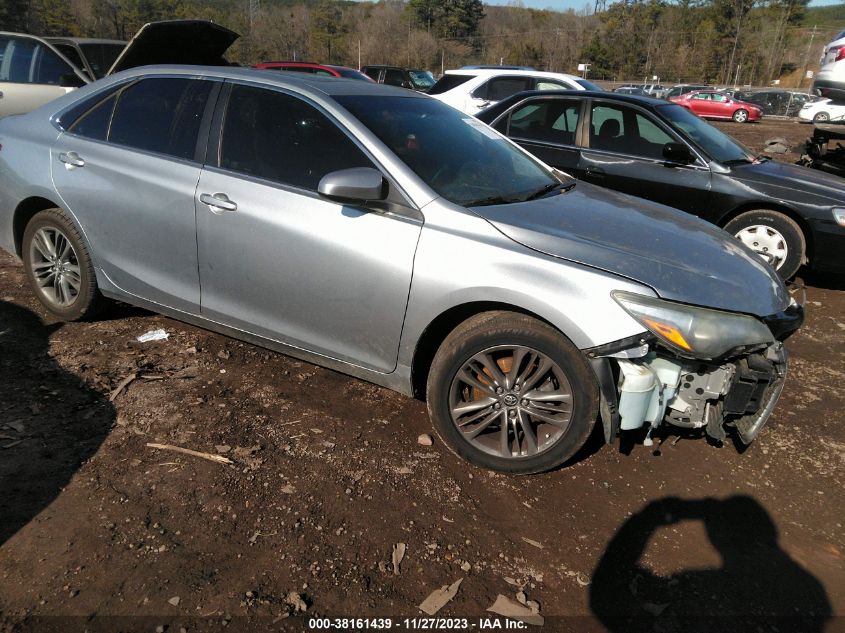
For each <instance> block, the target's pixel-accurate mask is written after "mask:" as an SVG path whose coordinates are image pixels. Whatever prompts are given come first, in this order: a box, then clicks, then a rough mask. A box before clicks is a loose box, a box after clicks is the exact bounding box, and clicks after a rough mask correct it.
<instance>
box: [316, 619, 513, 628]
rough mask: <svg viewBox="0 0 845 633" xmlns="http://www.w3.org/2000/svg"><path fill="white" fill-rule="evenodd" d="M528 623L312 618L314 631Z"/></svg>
mask: <svg viewBox="0 0 845 633" xmlns="http://www.w3.org/2000/svg"><path fill="white" fill-rule="evenodd" d="M527 628H528V624H527V623H526V622H522V621H520V620H511V619H509V618H504V617H479V618H435V617H431V618H427V617H413V618H343V617H338V618H309V619H308V629H309V630H312V631H319V630H322V631H332V630H335V631H338V630H340V631H350V630H351V631H368V630H369V631H388V630H397V631H400V630H406V631H468V630H482V631H484V630H490V631H495V630H501V631H504V630H514V631H515V630H523V629H527Z"/></svg>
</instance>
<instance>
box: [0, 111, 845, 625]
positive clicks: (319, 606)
mask: <svg viewBox="0 0 845 633" xmlns="http://www.w3.org/2000/svg"><path fill="white" fill-rule="evenodd" d="M719 126H720V127H722V128H723V129H725V130H727V131H728V132H729V133H732V134H735V135H736V136H737V137H739V138H740V139H741V140H742V141H743V142H745V143H746V144H747V145H749V146H750V147H752V148H754V149H757V150H760V149H762V143H763V141H764V140H765V139H766V138H769V137H772V136H784V137H786V138H787V139H788V140H789V141H790V142H791V143H795V144H797V143H798V142H800V141H801V140H803V139H804V138H805V137H806V136H807V135H808V134H809V131H810V128H809V127H807V126H800V125H799V124H797V123H792V122H764V123H760V124H754V125H738V124H732V123H731V124H727V123H726V124H719ZM778 158H780V159H782V158H786V159H787V160H788V159H790V158H792V159H793V160H794V158H797V154H795V155H794V156H792V155H786V156H785V157H783V156H781V157H778ZM806 281H807V283H808V288H807V304H806V305H807V322H806V324H805V326H804V328H803V329H802V330H801V331H800V332H799V333H798V334H797V335H796V336H794V337H793V338H792V339H791V340H790V341H789V344H788V347H789V349H790V352H791V354H792V367H791V375H790V377H789V380H788V382H787V385H786V388H785V391H784V394H783V397H782V400H781V402H780V405H779V406H778V408H777V409H776V411H775V414H774V415H773V417H772V419H771V420H770V422H769V424H768V426H767V428H766V429H765V430H764V431H763V433H762V434H761V436H760V438H759V439H758V440H757V441H756V442H755V443H754V444H753V445H752V446H751V447H750V448H748V449H747V450H745V451H744V452H739V451H738V450H737V449H736V448H735V447H734V446H733V445H728V446H724V447H721V448H717V447H715V446H711V445H709V444H708V443H707V442H706V441H705V440H704V439H701V438H696V437H690V436H686V435H685V436H683V437H680V436H678V435H674V434H670V435H668V436H667V437H665V441H664V442H663V443H662V444H660V445H657V444H655V446H654V447H651V448H649V447H646V446H643V445H642V444H640V443H637V444H634V445H633V446H628V447H627V448H625V450H620V446H619V445H618V444H617V445H615V446H603V445H602V444H601V442H600V441H599V438H598V437H595V436H594V438H593V441H591V442H590V444H589V445H588V447H587V448H586V449H585V450H584V451H582V452H581V453H580V454H579V455H578V457H577V458H576V459H575V460H573V462H572V463H570V464H569V465H567V466H566V467H564V468H561V469H559V470H557V471H555V472H551V473H547V474H544V475H538V476H532V477H511V476H504V475H498V474H493V473H490V472H486V471H483V470H479V469H476V468H473V467H471V466H469V465H468V464H466V463H464V462H462V461H460V460H459V459H458V458H456V457H455V456H454V455H452V454H451V453H450V452H449V451H448V450H446V449H445V447H444V446H443V445H442V444H440V443H439V442H438V441H437V440H435V442H434V445H433V446H423V445H420V444H418V441H417V437H418V436H419V435H420V434H422V433H428V432H430V430H431V429H430V426H429V422H428V418H427V415H426V411H425V406H424V405H423V403H421V402H418V401H415V400H412V399H409V398H405V397H403V396H400V395H398V394H396V393H393V392H391V391H388V390H385V389H382V388H379V387H376V386H373V385H371V384H368V383H365V382H362V381H359V380H356V379H353V378H349V377H346V376H343V375H340V374H337V373H334V372H332V371H329V370H325V369H321V368H318V367H314V366H312V365H309V364H307V363H302V362H299V361H296V360H293V359H291V358H288V357H285V356H282V355H279V354H276V353H272V352H268V351H266V350H264V349H261V348H257V347H254V346H252V345H248V344H245V343H240V342H238V341H234V340H232V339H229V338H226V337H224V336H219V335H216V334H212V333H209V332H206V331H203V330H199V329H196V328H193V327H190V326H187V325H184V324H182V323H179V322H177V321H173V320H171V319H168V318H164V317H161V316H157V315H153V314H150V313H147V312H144V311H141V310H136V309H133V308H127V307H115V308H114V309H113V310H111V311H110V312H109V313H108V314H107V315H106V316H105V317H104V318H101V319H100V320H98V321H95V322H91V323H68V324H61V323H57V322H55V320H54V319H51V318H49V317H48V316H47V315H46V313H45V312H44V311H43V310H42V309H41V308H40V306H39V305H38V304H37V302H36V301H35V299H34V297H33V295H32V293H31V292H30V290H29V289H28V287H26V285H25V281H24V274H23V269H22V267H21V266H20V264H19V263H18V262H17V261H16V260H14V259H13V258H11V257H9V256H6V255H0V630H2V631H42V630H55V631H80V632H81V631H118V630H120V631H135V630H138V631H149V632H150V633H152V632H153V631H173V632H175V631H181V630H183V629H184V630H186V631H205V630H209V631H217V630H227V631H228V630H243V631H262V630H293V631H304V630H311V629H313V627H314V626H315V625H316V624H317V622H314V621H311V620H309V618H312V617H329V618H341V617H353V616H354V617H368V618H388V617H390V618H393V628H398V629H403V630H407V629H412V628H421V627H422V626H423V625H424V624H427V623H426V622H423V621H416V622H415V621H409V622H405V621H404V618H419V617H421V616H423V615H424V614H423V613H422V612H421V611H420V610H419V609H418V605H419V604H420V603H421V602H422V601H423V600H424V599H425V598H426V597H427V596H428V595H429V593H431V592H432V591H433V590H435V589H438V588H440V587H442V586H443V585H449V584H451V583H454V582H455V581H457V580H459V579H463V580H462V583H461V584H460V586H459V588H458V591H457V594H456V595H455V597H454V599H452V601H451V602H449V603H448V604H447V605H446V606H445V607H444V608H443V609H442V610H441V611H440V612H439V613H438V614H437V615H438V616H446V617H453V618H458V620H456V621H453V622H451V623H449V622H445V623H439V624H438V623H435V626H429V627H428V628H429V629H435V630H446V626H447V625H449V624H452V625H457V627H458V628H470V629H475V630H478V629H479V628H480V627H481V626H482V625H483V624H484V621H483V620H481V618H482V617H485V616H490V617H495V616H494V614H492V613H489V612H487V611H486V609H487V608H488V607H490V606H491V605H492V604H493V603H494V601H496V599H497V595H499V594H502V595H504V596H507V597H509V598H512V599H516V594H517V593H518V592H520V591H522V592H523V593H524V594H525V595H524V596H520V597H521V598H527V600H534V601H537V602H538V603H539V608H540V613H541V614H542V615H543V616H544V617H545V627H544V630H552V631H557V630H561V631H594V630H595V631H605V630H606V631H620V632H621V631H625V632H629V631H658V632H660V631H699V630H700V631H719V632H722V631H732V630H736V631H781V632H792V631H796V632H799V631H800V632H803V631H842V630H845V618H843V617H842V616H843V615H845V564H843V547H845V542H843V541H845V530H844V529H843V525H842V524H843V520H845V511H843V510H845V491H844V490H843V476H842V474H843V469H842V467H843V463H844V462H845V396H843V389H842V383H841V382H840V381H842V380H843V379H845V292H843V289H845V279H836V278H833V279H831V278H821V277H810V276H807V277H806ZM157 328H163V329H165V330H166V332H167V333H168V334H169V338H168V339H167V340H164V341H156V342H150V343H143V344H142V343H137V342H136V341H135V339H136V337H137V336H139V335H140V334H143V333H144V332H147V331H149V330H154V329H157ZM133 375H134V376H135V378H134V380H132V381H131V382H129V383H128V384H126V385H125V387H124V388H123V389H122V390H120V391H119V392H118V391H117V388H118V386H119V385H121V384H123V383H124V382H125V379H126V378H127V377H130V376H133ZM110 396H112V397H110ZM148 443H159V444H168V445H173V446H178V447H183V448H188V449H192V450H196V451H201V452H205V453H210V454H215V455H220V456H222V457H225V458H228V459H229V460H231V462H232V463H231V464H230V465H229V464H224V463H217V462H213V461H208V460H206V459H203V458H200V457H195V456H190V455H184V454H180V453H175V452H171V451H167V450H162V449H156V448H151V447H149V446H147V444H148ZM399 543H404V544H405V545H406V549H407V551H406V553H405V556H404V559H403V560H402V561H401V564H400V567H399V573H398V574H397V573H394V569H393V565H392V560H391V556H392V551H393V548H394V546H396V544H399ZM460 618H468V620H467V621H466V622H464V621H463V620H461V619H460ZM332 623H335V622H334V621H332ZM501 623H502V626H504V624H503V622H501ZM325 624H326V623H324V626H323V628H325ZM336 624H338V626H340V627H341V628H343V629H344V630H353V629H364V628H365V627H366V626H369V627H370V629H369V630H376V629H375V627H376V626H377V625H378V622H377V621H376V622H370V623H366V622H365V623H361V622H359V623H357V624H356V623H343V622H337V623H336ZM381 624H382V625H384V622H382V623H381ZM441 624H442V625H443V626H439V625H441ZM464 625H466V626H465V627H464Z"/></svg>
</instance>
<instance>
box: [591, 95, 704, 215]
mask: <svg viewBox="0 0 845 633" xmlns="http://www.w3.org/2000/svg"><path fill="white" fill-rule="evenodd" d="M588 112H589V118H587V119H586V120H585V121H584V129H583V133H582V135H581V137H580V142H581V144H582V148H581V156H580V159H579V162H578V169H577V177H578V178H580V179H582V180H586V181H587V182H591V183H593V184H596V185H599V186H602V187H608V188H609V189H615V190H616V191H621V192H623V193H628V194H631V195H634V196H638V197H640V198H646V199H648V200H653V201H654V202H659V203H661V204H666V205H669V206H671V207H675V208H678V209H682V210H684V211H687V212H689V213H694V214H696V215H701V214H702V213H704V212H705V211H706V209H707V207H708V204H709V202H710V169H709V168H708V167H707V165H706V164H704V163H703V162H701V161H696V162H695V163H693V164H690V165H682V164H678V163H672V162H668V161H667V160H666V159H665V158H663V146H664V145H665V144H666V143H682V141H681V139H680V138H678V137H677V136H676V135H675V134H674V133H673V132H671V131H670V130H669V129H667V128H666V126H664V125H663V123H661V122H660V121H659V120H658V119H656V118H655V117H654V116H653V115H651V114H650V113H649V112H648V111H647V110H645V109H641V108H639V107H636V106H633V105H628V104H623V103H620V102H612V101H603V100H599V99H595V100H592V103H591V105H590V107H589V108H588Z"/></svg>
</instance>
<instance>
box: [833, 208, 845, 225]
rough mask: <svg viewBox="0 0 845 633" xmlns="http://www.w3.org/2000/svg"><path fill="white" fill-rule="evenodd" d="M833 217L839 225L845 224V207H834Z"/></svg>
mask: <svg viewBox="0 0 845 633" xmlns="http://www.w3.org/2000/svg"><path fill="white" fill-rule="evenodd" d="M833 219H834V220H836V223H837V224H838V225H839V226H845V209H843V208H842V207H835V208H834V209H833Z"/></svg>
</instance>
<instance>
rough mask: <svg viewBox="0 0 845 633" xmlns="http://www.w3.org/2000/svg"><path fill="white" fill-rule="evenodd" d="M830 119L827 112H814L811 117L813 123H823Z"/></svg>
mask: <svg viewBox="0 0 845 633" xmlns="http://www.w3.org/2000/svg"><path fill="white" fill-rule="evenodd" d="M826 121H830V115H829V114H828V113H827V112H816V115H815V116H814V117H813V123H824V122H826Z"/></svg>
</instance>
